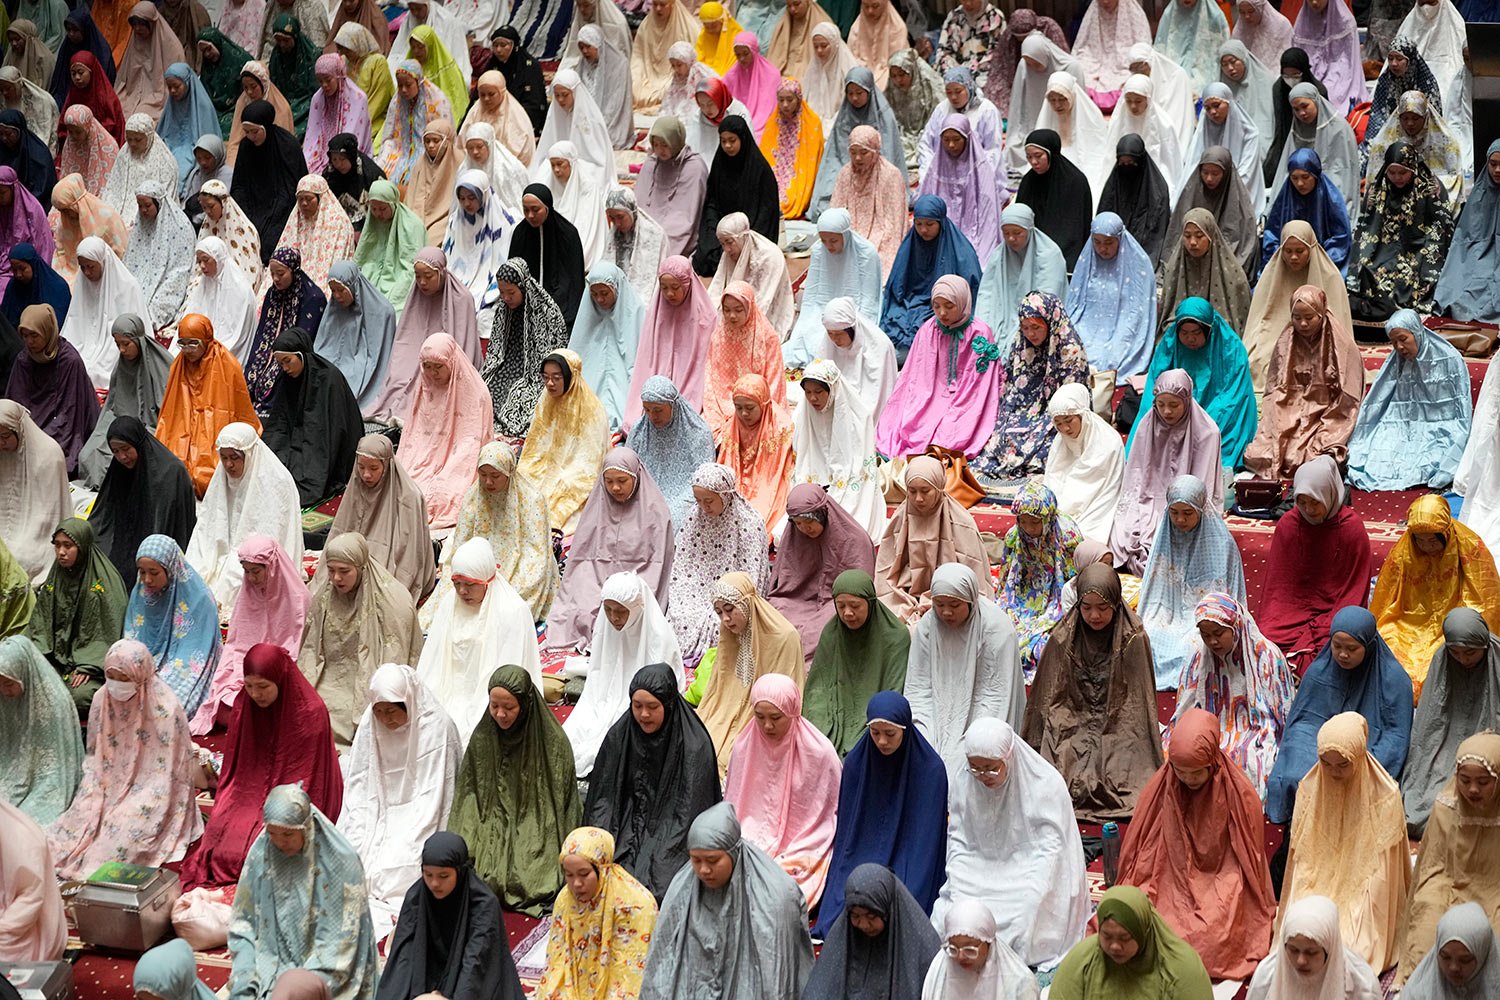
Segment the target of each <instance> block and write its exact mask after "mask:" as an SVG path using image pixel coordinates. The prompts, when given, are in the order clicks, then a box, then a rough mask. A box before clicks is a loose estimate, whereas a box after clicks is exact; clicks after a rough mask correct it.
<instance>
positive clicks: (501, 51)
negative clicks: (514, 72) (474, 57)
mask: <svg viewBox="0 0 1500 1000" xmlns="http://www.w3.org/2000/svg"><path fill="white" fill-rule="evenodd" d="M515 50H516V43H515V42H513V41H511V40H510V39H509V38H497V39H495V40H494V41H493V42H491V43H490V51H491V52H493V53H494V54H495V58H496V59H499V60H500V61H501V62H507V61H509V59H510V54H511V53H512V52H514V51H515Z"/></svg>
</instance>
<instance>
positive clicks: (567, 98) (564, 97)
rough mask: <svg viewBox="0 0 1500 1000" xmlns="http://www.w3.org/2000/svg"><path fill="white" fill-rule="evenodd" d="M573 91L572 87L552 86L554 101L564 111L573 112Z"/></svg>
mask: <svg viewBox="0 0 1500 1000" xmlns="http://www.w3.org/2000/svg"><path fill="white" fill-rule="evenodd" d="M573 97H574V95H573V90H572V88H571V87H559V86H557V85H556V84H553V86H552V101H553V103H554V104H556V105H557V106H558V107H560V108H562V109H563V110H564V111H572V110H573Z"/></svg>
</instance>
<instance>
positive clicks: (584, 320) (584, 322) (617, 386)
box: [568, 260, 646, 431]
mask: <svg viewBox="0 0 1500 1000" xmlns="http://www.w3.org/2000/svg"><path fill="white" fill-rule="evenodd" d="M585 280H586V281H587V282H588V285H589V287H590V288H593V287H594V286H595V285H608V286H609V287H610V288H613V289H614V290H615V307H614V308H613V309H611V310H610V311H609V312H605V311H604V310H602V309H600V308H599V306H598V305H597V304H595V302H594V299H593V296H592V295H590V296H589V297H588V298H586V299H584V300H583V302H582V303H580V304H579V307H578V318H577V319H575V320H574V321H573V335H572V336H571V337H570V338H569V339H568V346H569V347H570V348H572V350H574V351H575V352H577V354H578V356H579V357H580V358H582V359H583V380H584V381H585V382H587V383H588V386H589V388H590V389H593V390H594V395H596V396H598V397H599V402H601V403H603V404H604V412H606V413H608V414H609V427H610V430H615V431H618V430H624V429H625V427H624V422H625V407H626V404H627V400H628V399H629V396H630V375H631V373H632V372H634V371H635V352H636V346H637V345H638V344H639V343H640V340H641V327H642V326H644V325H645V323H646V305H645V303H643V302H642V301H641V297H640V295H639V294H638V293H637V292H636V290H635V288H634V287H632V286H631V284H630V282H629V281H628V280H626V278H625V272H624V271H622V270H620V269H619V267H618V266H616V265H615V264H613V263H611V262H610V261H607V260H601V261H599V262H598V263H597V264H595V265H594V266H593V267H591V268H589V273H588V276H587V278H586V279H585Z"/></svg>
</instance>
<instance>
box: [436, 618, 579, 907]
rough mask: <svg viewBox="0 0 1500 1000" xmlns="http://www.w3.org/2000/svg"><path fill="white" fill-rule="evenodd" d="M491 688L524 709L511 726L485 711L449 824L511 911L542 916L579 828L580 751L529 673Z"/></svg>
mask: <svg viewBox="0 0 1500 1000" xmlns="http://www.w3.org/2000/svg"><path fill="white" fill-rule="evenodd" d="M527 641H528V642H531V640H530V638H529V637H528V640H527ZM532 645H533V647H534V646H535V643H534V642H532ZM429 648H431V647H430V646H429ZM486 686H487V687H488V689H489V691H490V695H489V698H490V700H491V701H493V700H494V699H495V698H496V697H497V695H496V694H495V692H497V691H501V692H504V693H505V694H507V695H509V697H510V699H511V700H512V701H513V702H514V703H515V704H516V705H517V706H518V710H517V712H516V714H515V715H513V716H512V717H511V722H510V725H509V726H506V727H502V726H501V725H500V724H499V723H498V722H497V721H496V720H495V718H494V716H493V715H490V714H489V713H487V712H486V713H483V715H482V716H481V717H480V718H479V719H478V723H477V725H475V726H474V727H473V735H472V736H470V737H469V742H468V750H467V752H466V753H465V754H464V759H463V766H462V767H461V768H460V770H459V774H458V787H457V790H456V791H455V793H454V797H453V811H452V814H451V815H450V817H449V821H448V825H449V826H450V827H451V828H452V829H453V832H454V833H457V834H459V835H460V836H462V837H464V838H465V839H466V840H469V841H472V842H473V843H474V868H475V871H476V872H478V873H479V875H480V877H481V878H483V879H484V880H485V881H486V882H487V883H489V885H490V888H492V889H494V890H495V892H496V895H498V896H499V897H500V898H501V900H502V901H503V902H504V903H505V905H506V906H508V907H510V908H513V909H517V910H520V911H521V912H525V913H530V914H532V915H536V914H538V913H540V912H541V911H542V909H543V908H544V907H545V906H547V905H548V903H549V902H550V901H551V900H552V898H553V897H554V896H556V894H557V891H558V889H559V888H561V885H560V883H561V881H562V876H561V872H560V871H559V869H558V865H557V861H556V858H557V854H558V851H559V849H560V848H561V847H562V844H563V841H564V838H566V837H567V835H568V832H569V831H571V830H573V829H575V828H576V827H577V826H578V821H579V817H580V812H581V807H580V805H579V801H578V785H577V783H576V782H575V781H574V777H573V775H574V767H573V750H572V748H571V747H570V746H569V745H568V738H567V737H566V736H565V735H564V734H563V731H562V727H561V726H559V725H558V723H557V719H556V718H554V717H553V715H552V713H551V711H549V710H548V708H547V703H546V702H545V701H543V700H542V694H541V689H540V687H539V686H537V685H536V684H534V683H533V681H532V679H531V678H530V676H528V673H527V671H526V670H524V669H522V668H521V667H517V666H503V667H499V668H497V669H495V670H494V671H493V673H492V674H491V675H490V677H489V682H488V684H487V685H486ZM471 695H472V696H473V697H475V698H476V699H478V700H483V692H482V691H480V692H471ZM497 779H498V780H497Z"/></svg>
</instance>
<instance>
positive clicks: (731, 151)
mask: <svg viewBox="0 0 1500 1000" xmlns="http://www.w3.org/2000/svg"><path fill="white" fill-rule="evenodd" d="M741 145H742V143H741V142H740V137H739V136H738V135H735V134H734V133H733V132H720V133H719V148H720V149H722V150H723V151H724V153H725V154H726V155H728V156H739V155H740V146H741Z"/></svg>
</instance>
